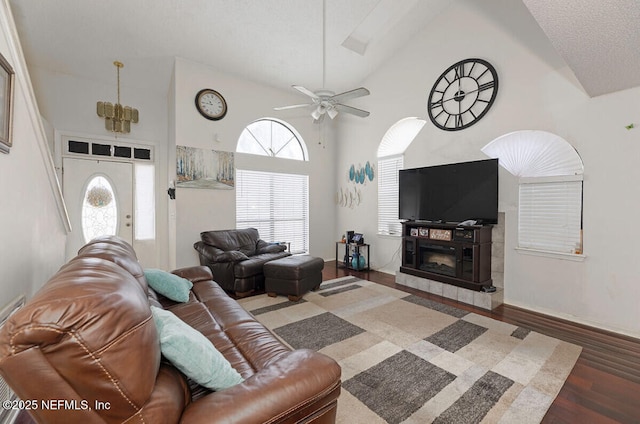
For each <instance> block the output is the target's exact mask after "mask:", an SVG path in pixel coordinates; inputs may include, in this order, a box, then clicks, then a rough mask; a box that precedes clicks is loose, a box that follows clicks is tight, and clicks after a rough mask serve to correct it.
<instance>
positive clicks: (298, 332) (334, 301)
mask: <svg viewBox="0 0 640 424" xmlns="http://www.w3.org/2000/svg"><path fill="white" fill-rule="evenodd" d="M239 302H240V304H241V305H242V306H243V307H244V308H245V309H246V310H248V311H249V312H251V313H252V314H253V315H254V316H255V317H256V318H257V319H258V320H259V321H260V322H261V323H262V324H264V325H265V326H266V327H267V328H269V329H271V331H273V332H274V333H275V334H276V335H277V336H278V337H279V338H280V339H281V340H282V341H283V342H285V343H286V344H288V345H289V346H291V347H292V348H294V349H295V348H309V349H313V350H316V351H319V352H322V353H324V354H326V355H328V356H330V357H332V358H334V359H335V360H336V361H337V362H338V363H339V364H340V366H341V367H342V392H341V395H340V399H339V401H338V419H337V422H339V423H345V424H346V423H349V424H351V423H367V424H374V423H393V424H396V423H420V424H423V423H439V424H443V423H452V424H453V423H455V424H472V423H519V424H520V423H539V422H540V421H541V420H542V418H543V417H544V415H545V413H546V411H547V410H548V409H549V406H550V405H551V404H552V402H553V400H554V399H555V397H556V396H557V394H558V392H559V391H560V389H561V388H562V385H563V384H564V381H565V380H566V378H567V376H568V375H569V373H570V372H571V369H572V368H573V366H574V365H575V363H576V360H577V359H578V356H579V355H580V351H581V349H582V348H581V347H579V346H576V345H573V344H570V343H566V342H564V341H561V340H558V339H554V338H552V337H547V336H544V335H542V334H539V333H536V332H534V331H529V330H526V329H524V328H521V327H518V326H515V325H512V324H507V323H504V322H501V321H496V320H494V319H491V318H488V317H484V316H481V315H478V314H475V313H472V312H467V311H464V310H461V309H458V308H455V307H452V306H447V305H443V304H441V303H438V302H434V301H431V300H427V299H423V298H420V297H418V296H415V295H411V294H408V293H405V292H402V291H400V290H396V289H393V288H390V287H386V286H383V285H380V284H376V283H372V282H369V281H365V280H360V279H358V278H355V277H342V278H338V279H335V280H330V281H325V282H323V283H322V285H321V286H320V290H319V291H317V292H310V293H307V294H305V295H304V297H303V298H302V299H301V300H300V301H298V302H291V301H289V300H288V299H287V298H286V297H284V296H278V297H276V298H271V297H268V296H267V295H266V294H264V295H260V296H254V297H248V298H243V299H240V300H239Z"/></svg>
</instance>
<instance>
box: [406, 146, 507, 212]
mask: <svg viewBox="0 0 640 424" xmlns="http://www.w3.org/2000/svg"><path fill="white" fill-rule="evenodd" d="M399 218H400V219H405V220H410V221H431V222H450V223H456V224H459V223H460V222H463V221H467V220H474V221H477V223H478V224H497V223H498V159H487V160H479V161H473V162H462V163H452V164H447V165H437V166H428V167H424V168H413V169H402V170H400V173H399Z"/></svg>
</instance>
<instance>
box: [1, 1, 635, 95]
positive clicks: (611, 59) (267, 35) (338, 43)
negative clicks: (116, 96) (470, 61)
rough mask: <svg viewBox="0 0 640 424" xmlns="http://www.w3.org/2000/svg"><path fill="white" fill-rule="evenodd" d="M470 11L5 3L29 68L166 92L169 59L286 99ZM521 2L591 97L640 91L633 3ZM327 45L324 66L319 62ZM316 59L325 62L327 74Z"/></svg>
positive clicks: (363, 71) (353, 80)
mask: <svg viewBox="0 0 640 424" xmlns="http://www.w3.org/2000/svg"><path fill="white" fill-rule="evenodd" d="M474 1H476V0H402V1H401V2H400V1H397V0H326V8H325V10H326V15H325V16H326V32H325V33H324V34H325V36H324V37H323V1H322V0H136V1H129V0H110V1H104V0H102V1H99V0H56V1H42V0H10V4H11V7H12V10H13V14H14V19H15V21H16V25H17V28H18V33H19V36H20V39H21V43H22V46H23V49H24V52H25V56H26V60H27V64H28V65H29V66H37V67H41V68H44V69H47V70H49V71H53V72H57V73H61V74H69V75H73V76H76V77H80V78H87V79H95V80H100V81H113V76H114V73H115V68H114V67H113V66H112V62H113V61H114V60H120V61H122V62H124V63H125V68H124V70H123V71H122V79H123V85H126V81H127V79H129V78H130V79H131V80H134V81H136V84H137V85H139V86H141V88H148V89H152V90H166V89H167V87H168V84H169V81H170V77H171V72H172V64H173V58H174V57H176V56H177V57H183V58H185V59H189V60H192V61H195V62H199V63H202V64H205V65H209V66H211V67H212V68H215V69H217V70H219V71H222V72H226V73H231V74H235V75H238V76H241V77H244V78H247V79H249V80H253V81H256V82H261V83H265V84H268V85H271V86H275V87H280V88H283V89H286V88H288V87H290V86H291V85H292V84H300V85H304V86H306V87H309V88H312V89H317V88H322V85H323V80H325V79H326V86H327V87H330V88H331V89H333V90H334V91H336V92H339V91H343V90H346V89H350V88H353V87H355V86H358V85H359V84H360V83H361V82H362V81H363V80H364V79H365V78H366V77H367V76H368V75H369V74H370V73H371V72H373V71H374V70H375V69H377V68H378V67H380V66H381V65H382V64H384V63H385V61H387V60H388V59H389V58H391V57H392V56H393V54H394V53H395V52H396V51H397V50H398V49H399V48H401V47H402V46H403V45H404V43H405V42H406V41H407V40H409V39H410V38H411V37H412V36H414V35H415V34H416V33H417V32H418V31H420V30H422V29H423V28H424V26H425V25H428V23H429V21H430V20H432V19H435V18H436V17H437V16H438V14H439V13H441V12H442V11H443V10H444V9H445V8H447V7H451V4H453V3H456V2H462V3H470V2H474ZM502 1H523V3H524V4H525V6H526V7H527V8H528V9H529V11H530V12H531V14H532V15H533V17H534V18H535V19H536V21H537V22H538V24H539V25H540V27H541V28H542V30H543V31H544V33H545V34H546V35H547V37H548V38H549V40H550V42H551V44H552V45H553V46H554V47H555V49H556V50H557V52H558V53H559V54H560V55H561V56H562V57H563V59H564V60H565V62H566V63H567V65H568V66H569V67H570V68H571V69H572V70H573V72H574V74H575V75H576V77H577V79H578V80H579V81H580V83H581V84H582V86H583V88H584V89H585V91H586V92H587V94H589V95H590V96H597V95H601V94H606V93H609V92H613V91H618V90H622V89H626V88H631V87H636V86H640V72H638V71H637V70H638V69H640V53H639V52H638V46H640V29H639V28H638V25H637V23H638V22H640V2H638V1H637V0H615V1H602V0H562V1H557V0H491V1H488V0H483V1H482V5H481V6H476V7H482V8H485V7H486V8H488V9H490V8H499V7H500V6H501V2H502ZM323 42H324V43H326V44H325V45H326V54H323V51H324V50H323ZM323 57H325V61H324V66H323Z"/></svg>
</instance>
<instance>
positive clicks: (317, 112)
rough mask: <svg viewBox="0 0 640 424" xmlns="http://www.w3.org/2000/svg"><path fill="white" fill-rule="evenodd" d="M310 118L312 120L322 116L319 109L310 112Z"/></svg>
mask: <svg viewBox="0 0 640 424" xmlns="http://www.w3.org/2000/svg"><path fill="white" fill-rule="evenodd" d="M311 116H312V117H313V119H316V120H317V119H319V118H320V116H322V112H321V111H320V108H317V109H314V110H313V112H311Z"/></svg>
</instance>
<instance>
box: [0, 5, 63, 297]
mask: <svg viewBox="0 0 640 424" xmlns="http://www.w3.org/2000/svg"><path fill="white" fill-rule="evenodd" d="M15 34H16V33H15V27H14V24H13V19H12V17H11V14H10V12H9V9H8V6H7V2H6V1H2V2H1V3H0V53H1V54H2V55H3V56H4V57H5V58H6V59H7V61H8V62H9V63H10V64H11V65H12V67H13V68H14V70H16V73H17V77H16V84H15V95H14V117H13V148H12V149H11V153H10V154H8V155H7V154H0V193H1V197H2V201H1V203H0V240H1V243H0V307H2V306H3V305H5V304H7V303H8V302H9V301H11V300H12V299H14V298H15V297H17V296H18V295H20V294H26V295H27V297H29V296H31V295H32V294H33V293H34V292H35V291H36V290H37V289H39V288H40V287H41V286H42V284H44V283H45V282H46V281H47V280H48V279H49V277H51V275H53V274H54V273H55V272H56V271H57V269H58V268H59V267H60V266H61V265H62V263H63V262H64V243H65V240H66V229H65V224H64V221H63V217H61V215H60V213H59V209H58V207H57V202H56V198H55V195H56V190H57V186H56V184H57V182H56V180H55V172H54V170H53V164H52V162H50V157H49V156H48V150H47V149H48V147H47V144H46V140H45V135H44V129H43V128H42V126H41V124H40V123H39V122H38V119H39V117H38V115H37V114H34V113H32V112H33V111H36V112H37V105H35V103H34V102H33V101H32V92H31V91H30V89H31V86H30V83H29V81H28V79H26V78H25V77H24V75H23V74H21V73H20V72H19V71H20V69H23V70H24V68H23V66H22V65H23V64H24V58H23V57H22V51H21V48H20V45H19V40H18V39H17V36H16V35H15Z"/></svg>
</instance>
